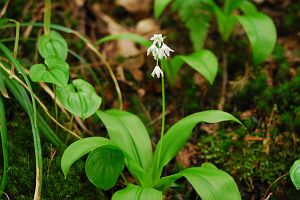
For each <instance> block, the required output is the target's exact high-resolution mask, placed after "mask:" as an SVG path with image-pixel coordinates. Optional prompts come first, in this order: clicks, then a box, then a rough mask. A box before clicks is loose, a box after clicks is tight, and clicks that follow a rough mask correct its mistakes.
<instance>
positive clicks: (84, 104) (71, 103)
mask: <svg viewBox="0 0 300 200" xmlns="http://www.w3.org/2000/svg"><path fill="white" fill-rule="evenodd" d="M56 95H57V98H58V99H59V101H60V102H61V103H62V105H63V106H64V107H65V108H66V109H67V110H68V111H69V112H71V113H72V114H74V115H76V116H79V117H81V118H82V119H86V118H88V117H89V116H91V115H93V114H94V113H95V112H96V111H97V110H98V108H99V107H100V105H101V101H102V100H101V97H99V96H98V95H97V94H96V91H95V89H94V87H93V86H92V85H91V84H90V83H88V82H86V81H84V80H82V79H76V80H74V81H72V84H68V85H67V86H66V87H61V88H58V89H57V92H56Z"/></svg>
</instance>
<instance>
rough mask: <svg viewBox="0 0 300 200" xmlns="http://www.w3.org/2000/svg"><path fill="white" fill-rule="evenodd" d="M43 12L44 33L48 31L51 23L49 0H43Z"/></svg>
mask: <svg viewBox="0 0 300 200" xmlns="http://www.w3.org/2000/svg"><path fill="white" fill-rule="evenodd" d="M44 9H45V13H44V32H45V34H46V35H48V34H49V33H50V24H51V0H45V8H44Z"/></svg>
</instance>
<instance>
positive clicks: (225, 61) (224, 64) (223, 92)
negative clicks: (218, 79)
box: [218, 51, 228, 110]
mask: <svg viewBox="0 0 300 200" xmlns="http://www.w3.org/2000/svg"><path fill="white" fill-rule="evenodd" d="M227 65H228V53H227V51H224V52H223V56H222V67H223V69H222V86H221V97H220V100H219V103H218V110H223V109H224V105H225V102H226V95H227V82H228V73H227Z"/></svg>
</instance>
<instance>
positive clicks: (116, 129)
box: [97, 110, 152, 169]
mask: <svg viewBox="0 0 300 200" xmlns="http://www.w3.org/2000/svg"><path fill="white" fill-rule="evenodd" d="M97 115H98V117H99V118H100V119H101V121H102V122H103V123H104V125H105V127H106V129H107V131H108V134H109V137H110V139H111V140H113V141H114V142H115V144H117V145H118V146H119V148H120V149H122V150H123V151H124V152H126V153H127V154H129V155H130V156H131V157H132V158H133V159H134V160H135V161H136V162H137V163H139V165H140V166H142V167H143V168H144V169H147V168H148V167H149V166H150V163H151V162H152V147H151V141H150V138H149V134H148V132H147V129H146V128H145V126H144V124H143V123H142V121H141V120H140V119H139V118H138V117H137V116H135V115H134V114H132V113H129V112H125V111H120V110H108V111H106V112H102V111H97Z"/></svg>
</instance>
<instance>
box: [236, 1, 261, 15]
mask: <svg viewBox="0 0 300 200" xmlns="http://www.w3.org/2000/svg"><path fill="white" fill-rule="evenodd" d="M239 8H240V9H241V11H243V13H244V14H246V15H249V14H253V13H256V12H257V9H256V6H255V5H254V4H253V3H252V2H250V1H243V2H242V3H241V4H240V6H239Z"/></svg>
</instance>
